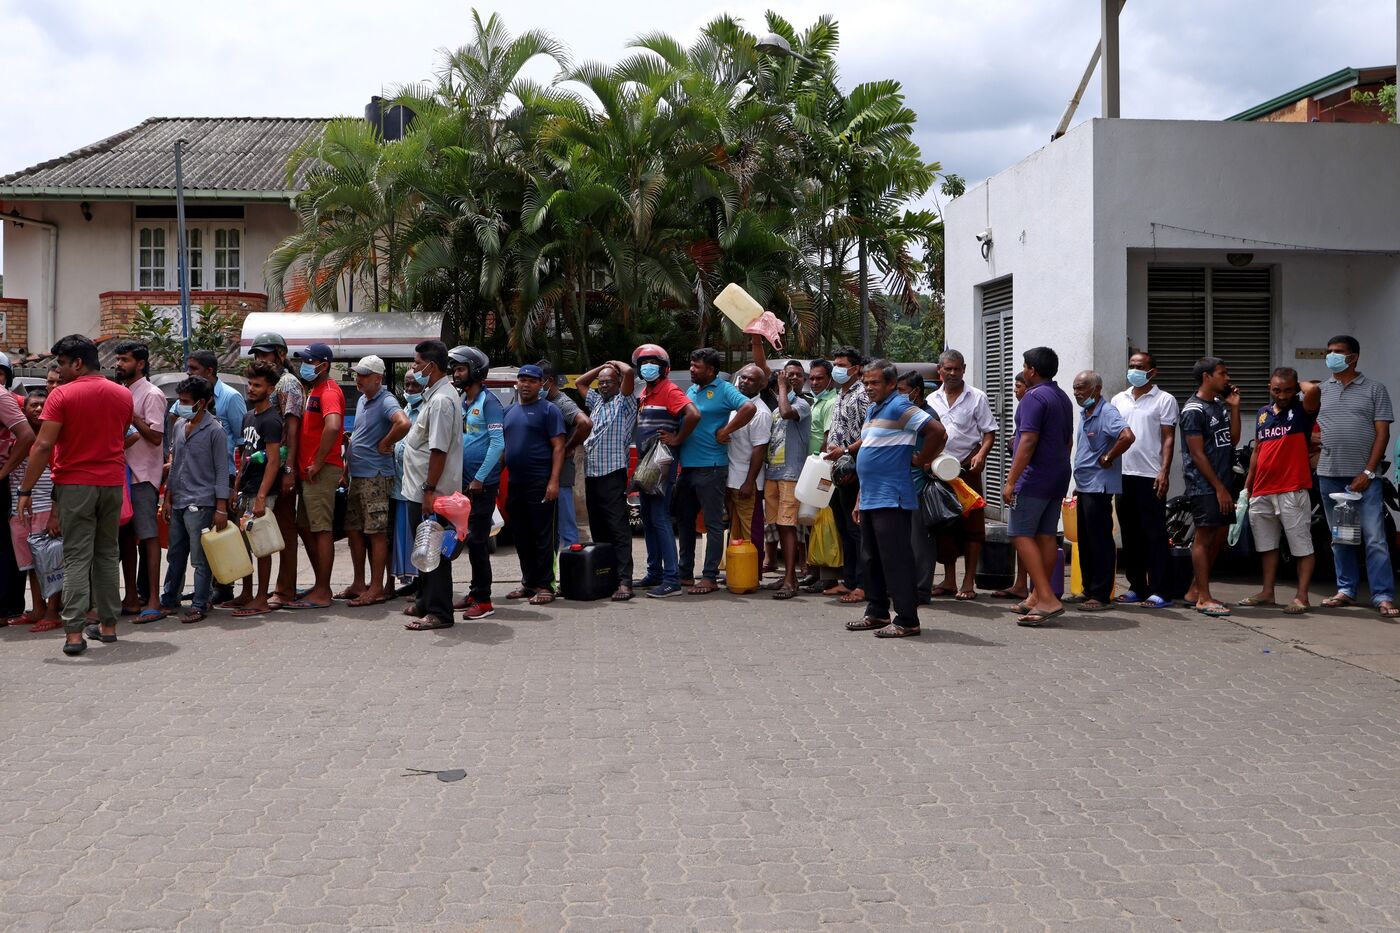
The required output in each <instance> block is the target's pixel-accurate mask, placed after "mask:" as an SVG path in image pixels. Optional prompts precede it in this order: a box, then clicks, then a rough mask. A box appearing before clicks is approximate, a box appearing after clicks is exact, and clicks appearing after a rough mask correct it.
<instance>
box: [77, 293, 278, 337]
mask: <svg viewBox="0 0 1400 933" xmlns="http://www.w3.org/2000/svg"><path fill="white" fill-rule="evenodd" d="M97 297H98V301H99V302H100V303H101V313H100V317H99V319H98V331H99V333H98V336H101V337H111V336H113V335H116V334H120V333H122V332H123V330H124V329H125V328H126V325H127V324H129V323H130V322H131V319H132V318H133V317H135V316H136V310H137V308H136V306H137V305H141V304H149V305H153V306H155V307H175V308H178V307H179V306H180V293H179V292H103V293H102V294H100V295H98V296H97ZM206 304H212V305H218V306H219V308H221V309H223V310H225V311H228V312H231V313H232V314H233V316H234V317H235V318H237V319H238V322H239V323H240V324H242V322H243V319H244V318H245V317H247V316H248V315H249V314H251V313H253V312H254V311H266V310H267V296H266V295H264V294H262V293H261V292H190V310H191V311H198V310H199V308H200V307H201V306H202V305H206Z"/></svg>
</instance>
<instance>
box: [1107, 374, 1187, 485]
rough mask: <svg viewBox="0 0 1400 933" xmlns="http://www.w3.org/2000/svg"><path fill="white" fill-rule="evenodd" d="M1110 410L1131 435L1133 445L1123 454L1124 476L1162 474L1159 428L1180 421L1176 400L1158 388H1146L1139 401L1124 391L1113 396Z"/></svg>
mask: <svg viewBox="0 0 1400 933" xmlns="http://www.w3.org/2000/svg"><path fill="white" fill-rule="evenodd" d="M1113 407H1114V408H1116V409H1118V413H1119V414H1121V415H1122V416H1123V420H1125V421H1127V422H1128V427H1129V428H1131V429H1132V432H1133V446H1131V447H1129V448H1128V450H1127V452H1125V453H1124V454H1123V475H1124V476H1146V477H1148V478H1149V479H1156V478H1157V474H1158V473H1160V472H1162V428H1163V427H1166V426H1172V427H1174V426H1175V425H1176V423H1177V421H1178V420H1180V418H1181V411H1180V409H1179V408H1178V406H1177V404H1176V399H1174V398H1172V397H1171V396H1170V395H1169V394H1167V393H1166V392H1163V391H1162V390H1161V389H1160V388H1159V387H1158V386H1153V387H1152V388H1151V389H1148V390H1147V392H1146V393H1145V394H1144V395H1143V396H1142V398H1134V397H1133V390H1132V389H1124V390H1123V391H1122V392H1119V393H1118V394H1117V395H1115V396H1113Z"/></svg>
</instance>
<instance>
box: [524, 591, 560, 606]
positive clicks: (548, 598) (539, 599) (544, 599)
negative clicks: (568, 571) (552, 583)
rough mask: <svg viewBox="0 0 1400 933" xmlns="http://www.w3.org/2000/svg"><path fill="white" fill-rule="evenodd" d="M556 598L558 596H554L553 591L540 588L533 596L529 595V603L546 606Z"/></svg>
mask: <svg viewBox="0 0 1400 933" xmlns="http://www.w3.org/2000/svg"><path fill="white" fill-rule="evenodd" d="M556 599H558V597H557V596H555V595H554V594H553V593H551V592H550V591H549V590H540V591H539V592H538V593H536V594H535V595H534V596H531V597H530V605H531V606H548V605H549V604H550V603H552V602H554V600H556Z"/></svg>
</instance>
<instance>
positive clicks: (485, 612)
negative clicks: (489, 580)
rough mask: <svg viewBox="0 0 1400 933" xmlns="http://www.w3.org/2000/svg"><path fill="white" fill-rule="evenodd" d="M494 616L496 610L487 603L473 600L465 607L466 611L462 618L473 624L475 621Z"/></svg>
mask: <svg viewBox="0 0 1400 933" xmlns="http://www.w3.org/2000/svg"><path fill="white" fill-rule="evenodd" d="M495 614H496V609H495V607H493V606H492V605H491V603H490V602H489V601H488V602H482V601H481V600H479V599H473V600H471V601H470V605H468V606H467V611H466V612H463V613H462V618H464V619H466V620H467V621H469V622H475V621H476V620H477V619H484V618H486V617H487V616H493V615H495Z"/></svg>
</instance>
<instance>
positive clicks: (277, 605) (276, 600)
mask: <svg viewBox="0 0 1400 933" xmlns="http://www.w3.org/2000/svg"><path fill="white" fill-rule="evenodd" d="M286 605H287V601H286V600H285V599H283V598H282V597H281V596H278V595H277V594H276V593H274V594H273V595H271V596H269V597H268V598H267V608H269V609H271V610H272V611H273V612H276V611H277V610H278V609H281V608H283V607H284V606H286Z"/></svg>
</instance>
